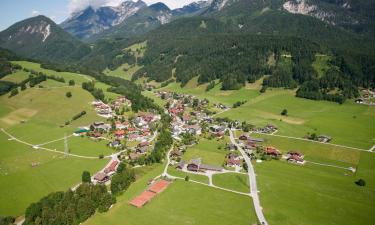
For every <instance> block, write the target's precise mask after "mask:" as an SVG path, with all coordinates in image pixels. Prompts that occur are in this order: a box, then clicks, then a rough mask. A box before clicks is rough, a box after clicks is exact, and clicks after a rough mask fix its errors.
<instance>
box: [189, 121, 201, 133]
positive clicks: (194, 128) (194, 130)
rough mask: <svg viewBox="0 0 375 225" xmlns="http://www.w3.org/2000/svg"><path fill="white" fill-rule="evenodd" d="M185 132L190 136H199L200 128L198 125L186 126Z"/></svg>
mask: <svg viewBox="0 0 375 225" xmlns="http://www.w3.org/2000/svg"><path fill="white" fill-rule="evenodd" d="M187 131H188V132H189V133H190V134H193V135H201V134H202V128H201V127H200V126H199V124H195V125H189V126H187Z"/></svg>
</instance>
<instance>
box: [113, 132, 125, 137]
mask: <svg viewBox="0 0 375 225" xmlns="http://www.w3.org/2000/svg"><path fill="white" fill-rule="evenodd" d="M114 135H116V137H117V138H124V135H125V131H124V130H116V131H115V132H114Z"/></svg>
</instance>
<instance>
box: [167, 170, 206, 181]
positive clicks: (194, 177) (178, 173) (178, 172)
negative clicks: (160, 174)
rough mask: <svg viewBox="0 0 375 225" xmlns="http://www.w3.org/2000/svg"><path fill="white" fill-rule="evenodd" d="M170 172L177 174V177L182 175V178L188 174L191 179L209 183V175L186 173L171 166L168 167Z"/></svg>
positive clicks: (173, 174)
mask: <svg viewBox="0 0 375 225" xmlns="http://www.w3.org/2000/svg"><path fill="white" fill-rule="evenodd" d="M168 174H170V175H172V176H176V177H181V178H185V177H186V176H189V178H190V180H194V181H199V182H202V183H206V184H208V177H207V176H203V175H198V174H193V173H186V172H183V171H181V170H177V169H175V168H174V167H171V166H170V167H169V168H168Z"/></svg>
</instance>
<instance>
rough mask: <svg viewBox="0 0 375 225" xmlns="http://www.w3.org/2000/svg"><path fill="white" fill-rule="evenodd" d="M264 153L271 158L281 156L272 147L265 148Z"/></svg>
mask: <svg viewBox="0 0 375 225" xmlns="http://www.w3.org/2000/svg"><path fill="white" fill-rule="evenodd" d="M264 153H265V154H267V155H271V156H273V157H279V156H280V155H281V152H280V151H279V150H278V149H276V148H274V147H266V149H265V150H264Z"/></svg>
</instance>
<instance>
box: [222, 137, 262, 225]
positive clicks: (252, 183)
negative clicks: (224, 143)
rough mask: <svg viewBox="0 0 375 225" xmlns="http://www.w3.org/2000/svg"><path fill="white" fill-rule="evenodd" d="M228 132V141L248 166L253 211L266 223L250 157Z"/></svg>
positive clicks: (260, 220)
mask: <svg viewBox="0 0 375 225" xmlns="http://www.w3.org/2000/svg"><path fill="white" fill-rule="evenodd" d="M229 134H230V141H231V142H232V144H234V145H236V146H237V149H238V150H239V151H240V152H241V155H242V157H243V158H244V159H245V162H246V164H247V167H248V169H247V170H248V175H249V182H250V193H251V196H252V199H253V204H254V209H255V213H256V215H257V217H258V220H259V222H260V223H261V224H262V225H268V223H267V221H266V218H265V217H264V214H263V211H262V207H261V206H260V201H259V196H258V187H257V181H256V177H255V171H254V167H253V165H252V164H251V160H250V158H249V157H248V156H247V155H246V153H245V152H244V151H243V150H242V148H241V147H240V146H239V145H238V144H237V142H236V140H235V138H234V134H233V131H232V130H229Z"/></svg>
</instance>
